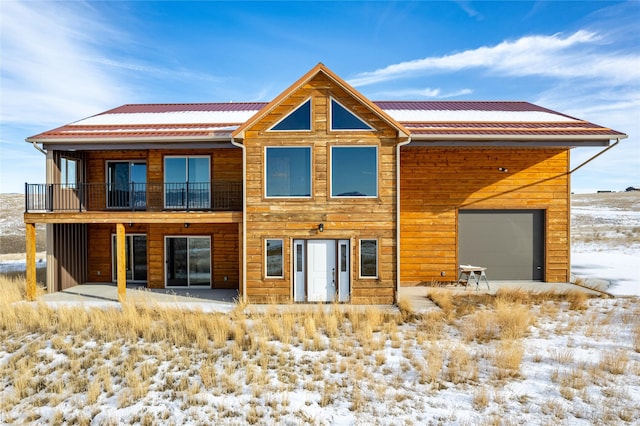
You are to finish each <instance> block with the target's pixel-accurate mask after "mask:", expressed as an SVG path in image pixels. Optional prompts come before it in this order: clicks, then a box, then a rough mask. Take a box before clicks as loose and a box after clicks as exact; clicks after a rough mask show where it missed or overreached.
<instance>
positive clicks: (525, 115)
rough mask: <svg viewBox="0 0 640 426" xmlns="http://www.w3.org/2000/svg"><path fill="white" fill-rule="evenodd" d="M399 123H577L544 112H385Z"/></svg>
mask: <svg viewBox="0 0 640 426" xmlns="http://www.w3.org/2000/svg"><path fill="white" fill-rule="evenodd" d="M385 112H386V113H387V114H389V115H390V116H391V117H393V118H394V119H396V120H398V121H399V122H401V123H402V122H457V121H459V122H499V123H520V122H538V123H554V122H568V121H579V120H576V119H575V118H571V117H568V116H566V115H561V114H553V113H550V112H544V111H482V110H416V109H413V110H408V109H405V110H399V109H394V110H385Z"/></svg>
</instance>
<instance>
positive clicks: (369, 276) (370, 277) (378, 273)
mask: <svg viewBox="0 0 640 426" xmlns="http://www.w3.org/2000/svg"><path fill="white" fill-rule="evenodd" d="M363 241H375V243H376V256H375V261H376V274H375V276H372V275H362V242H363ZM379 254H380V242H379V241H378V239H377V238H361V239H360V240H359V241H358V277H359V278H360V279H365V280H377V279H378V277H379V276H380V268H379V266H380V255H379Z"/></svg>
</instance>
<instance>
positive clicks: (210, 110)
mask: <svg viewBox="0 0 640 426" xmlns="http://www.w3.org/2000/svg"><path fill="white" fill-rule="evenodd" d="M373 104H375V105H376V106H377V107H379V108H380V109H381V110H382V111H384V112H385V113H386V114H388V115H389V116H390V117H391V118H393V119H394V120H396V121H397V122H398V123H400V124H401V125H402V126H404V127H405V128H406V129H407V130H409V131H410V133H411V137H412V139H414V140H424V141H428V140H435V139H438V140H441V139H457V140H465V139H469V140H471V139H473V140H478V139H492V138H495V139H500V140H505V139H510V138H512V139H518V140H523V139H529V140H535V139H536V138H541V139H545V138H546V139H548V138H554V137H556V138H557V139H559V140H560V139H561V140H571V141H580V140H582V139H585V140H594V139H598V140H610V139H616V138H625V137H627V135H625V134H624V133H621V132H618V131H615V130H612V129H609V128H607V127H603V126H599V125H597V124H594V123H590V122H588V121H584V120H580V119H577V118H574V117H571V116H568V115H566V114H562V113H559V112H556V111H553V110H550V109H547V108H543V107H540V106H538V105H534V104H531V103H529V102H520V101H513V102H510V101H380V102H375V101H374V102H373ZM266 105H267V103H265V102H227V103H196V104H127V105H122V106H120V107H117V108H114V109H111V110H108V111H105V112H103V113H100V114H97V115H94V116H91V117H87V118H85V119H82V120H79V121H76V122H74V123H71V124H67V125H65V126H62V127H58V128H56V129H52V130H48V131H45V132H43V133H40V134H38V135H35V136H32V137H30V138H27V141H29V142H46V143H56V142H63V141H64V142H84V141H86V142H91V141H101V142H106V143H108V142H109V141H113V142H114V143H117V142H122V141H125V140H126V141H135V140H138V139H140V140H154V139H155V140H156V141H157V142H159V143H162V142H165V141H166V142H169V141H180V140H200V141H206V140H221V139H230V137H231V133H232V132H233V131H234V130H236V129H238V127H240V126H241V125H242V124H244V123H245V122H246V121H247V120H249V119H250V118H251V117H253V116H254V114H256V113H257V112H258V111H260V110H261V109H262V108H264V107H265V106H266Z"/></svg>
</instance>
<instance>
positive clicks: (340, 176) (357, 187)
mask: <svg viewBox="0 0 640 426" xmlns="http://www.w3.org/2000/svg"><path fill="white" fill-rule="evenodd" d="M331 196H332V197H377V196H378V148H377V147H375V146H334V147H331Z"/></svg>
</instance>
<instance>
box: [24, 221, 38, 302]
mask: <svg viewBox="0 0 640 426" xmlns="http://www.w3.org/2000/svg"><path fill="white" fill-rule="evenodd" d="M25 226H26V233H27V300H29V301H34V300H36V225H35V224H34V223H26V224H25Z"/></svg>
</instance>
